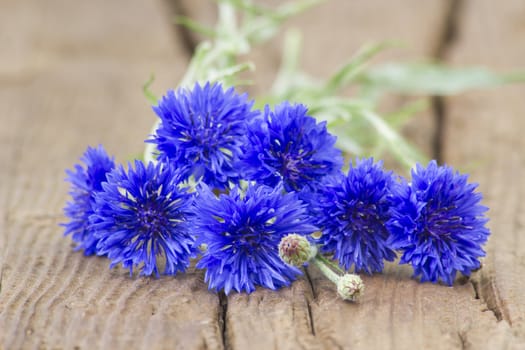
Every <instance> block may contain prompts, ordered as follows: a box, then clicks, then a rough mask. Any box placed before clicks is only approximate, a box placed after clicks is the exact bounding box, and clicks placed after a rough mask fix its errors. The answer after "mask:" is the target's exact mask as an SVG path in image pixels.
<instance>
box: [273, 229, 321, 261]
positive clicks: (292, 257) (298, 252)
mask: <svg viewBox="0 0 525 350" xmlns="http://www.w3.org/2000/svg"><path fill="white" fill-rule="evenodd" d="M316 253H317V248H316V247H315V246H312V245H311V244H310V242H308V239H306V237H303V236H301V235H298V234H296V233H292V234H290V235H288V236H285V237H283V238H282V239H281V242H280V243H279V256H280V257H281V259H282V260H283V261H284V262H285V263H287V264H288V265H292V266H295V267H301V266H303V265H304V264H305V263H306V262H308V260H310V259H312V258H313V257H314V256H315V254H316Z"/></svg>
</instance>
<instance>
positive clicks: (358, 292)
mask: <svg viewBox="0 0 525 350" xmlns="http://www.w3.org/2000/svg"><path fill="white" fill-rule="evenodd" d="M364 293H365V284H364V283H363V280H362V279H361V277H359V276H358V275H354V274H350V273H346V274H344V275H343V276H341V277H340V278H339V280H338V281H337V294H339V296H340V297H341V298H342V299H343V300H350V301H355V300H357V299H359V298H360V297H361V296H362V295H363V294H364Z"/></svg>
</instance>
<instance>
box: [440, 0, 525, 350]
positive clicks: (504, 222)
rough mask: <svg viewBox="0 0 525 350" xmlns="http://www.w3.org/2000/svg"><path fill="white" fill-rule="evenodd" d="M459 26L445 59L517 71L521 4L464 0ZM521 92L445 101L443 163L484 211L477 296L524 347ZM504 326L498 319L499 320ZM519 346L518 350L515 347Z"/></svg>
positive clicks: (523, 54) (524, 29)
mask: <svg viewBox="0 0 525 350" xmlns="http://www.w3.org/2000/svg"><path fill="white" fill-rule="evenodd" d="M463 7H464V10H463V14H462V22H461V26H460V27H459V28H458V30H459V32H458V37H457V39H456V43H455V45H454V47H453V48H452V50H451V51H450V53H449V60H450V62H453V63H454V64H457V65H464V64H469V65H472V64H476V65H482V66H489V67H491V68H492V69H496V70H499V71H501V72H506V71H510V70H512V69H523V62H524V58H525V46H524V45H523V37H524V35H525V25H524V21H523V18H524V16H525V4H524V3H523V2H522V1H519V0H515V1H504V2H501V3H498V6H497V7H494V4H493V3H492V2H491V1H464V6H463ZM523 96H525V87H524V86H523V84H521V85H513V86H506V87H502V88H498V89H495V90H491V91H482V92H475V93H474V92H473V93H469V94H465V95H464V96H460V97H457V98H451V99H448V100H447V101H446V108H447V115H446V123H445V141H446V142H445V149H444V154H445V160H446V161H447V162H449V163H450V164H453V165H457V166H460V167H463V168H464V170H465V171H469V172H470V173H471V175H472V178H473V180H474V181H476V182H479V184H480V190H481V191H482V192H483V193H484V195H485V204H486V205H487V206H489V207H490V211H489V214H488V215H489V217H490V219H491V221H490V223H489V226H490V228H491V231H492V235H491V237H490V239H489V243H488V247H487V257H486V259H485V264H484V267H483V269H482V270H481V272H480V273H479V280H478V284H479V286H478V289H479V294H480V296H481V297H482V299H484V300H486V302H487V304H488V306H489V307H490V308H491V309H492V310H493V312H494V313H495V314H496V316H497V317H498V318H499V319H503V320H505V321H506V322H509V323H510V324H511V325H512V329H513V334H514V335H515V336H516V337H517V339H513V342H515V343H517V344H521V345H520V346H521V347H525V297H524V294H523V293H522V291H523V288H525V282H524V279H523V276H524V275H525V259H524V257H525V242H524V241H523V237H524V233H525V232H524V226H523V217H524V215H525V211H524V210H525V207H524V206H523V205H522V197H523V195H524V194H525V187H524V183H523V179H524V176H525V153H523V149H524V146H525V139H524V138H523V135H522V134H523V133H522V129H523V126H524V121H523V115H524V113H525V101H524V99H523ZM502 323H503V322H502ZM517 347H518V348H519V346H518V345H517Z"/></svg>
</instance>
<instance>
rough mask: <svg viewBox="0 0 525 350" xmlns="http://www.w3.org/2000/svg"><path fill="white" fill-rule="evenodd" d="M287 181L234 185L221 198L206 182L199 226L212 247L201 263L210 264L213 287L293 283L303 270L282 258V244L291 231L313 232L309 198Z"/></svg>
mask: <svg viewBox="0 0 525 350" xmlns="http://www.w3.org/2000/svg"><path fill="white" fill-rule="evenodd" d="M282 192H283V189H282V186H277V187H276V188H271V187H268V186H265V185H249V186H248V188H247V189H246V193H244V194H243V193H241V190H240V189H239V188H238V187H234V188H233V190H232V191H231V192H230V193H229V194H221V195H220V196H219V197H218V198H217V197H216V196H215V195H214V194H213V193H212V191H211V190H210V189H209V188H207V187H205V186H203V187H202V188H201V190H200V193H199V197H198V201H196V213H197V214H198V216H196V220H195V226H196V227H195V228H196V231H197V232H199V235H200V236H199V239H198V242H199V243H206V245H207V250H206V251H205V252H204V253H203V256H202V259H201V260H200V261H199V262H198V263H197V267H198V268H202V269H206V275H205V279H206V281H207V282H208V284H209V288H210V289H215V290H224V291H225V293H226V294H228V293H229V292H230V291H231V290H232V289H234V290H236V291H237V292H241V291H246V292H248V293H250V292H253V291H254V290H255V285H261V286H263V287H266V288H270V289H274V290H275V289H277V288H280V287H283V286H288V285H289V284H290V282H291V281H293V280H294V279H295V277H296V276H297V275H298V274H300V271H299V270H298V269H297V268H295V267H292V266H289V265H287V264H285V263H284V262H283V261H282V260H281V259H280V258H279V252H278V247H277V246H278V244H279V241H280V240H281V238H283V237H284V236H286V235H288V234H290V233H297V234H308V233H311V232H312V231H314V230H315V227H313V226H311V225H310V224H308V220H307V218H306V217H305V208H304V204H303V203H302V202H301V201H300V200H298V199H297V197H296V194H295V193H288V194H283V193H282Z"/></svg>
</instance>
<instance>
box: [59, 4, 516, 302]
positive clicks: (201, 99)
mask: <svg viewBox="0 0 525 350" xmlns="http://www.w3.org/2000/svg"><path fill="white" fill-rule="evenodd" d="M317 2H319V1H318V0H302V1H294V2H287V3H284V4H283V5H281V6H279V7H278V8H277V9H274V10H270V9H265V8H264V9H263V8H260V7H258V6H256V5H254V4H253V3H252V2H251V1H243V0H221V1H219V2H218V14H219V18H218V22H217V25H216V27H215V28H207V27H203V26H202V25H200V24H199V23H196V22H193V21H191V20H189V19H186V18H184V19H179V21H180V23H182V24H184V25H186V26H188V27H190V28H192V29H194V30H197V31H198V32H200V33H201V34H204V35H209V36H210V38H211V40H208V41H204V42H203V43H201V44H200V45H199V46H198V47H197V49H196V51H195V54H194V55H193V57H192V59H191V61H190V64H189V66H188V69H187V71H186V74H185V76H184V77H183V78H182V80H181V81H180V83H179V88H178V89H176V90H170V91H168V92H167V93H165V94H164V96H163V97H161V98H157V97H156V96H155V95H154V94H153V93H152V92H151V90H150V86H151V84H152V82H153V79H150V81H149V82H147V83H146V84H145V86H144V93H145V95H146V97H147V98H148V100H149V101H150V102H151V104H153V105H154V107H153V111H154V112H155V114H156V115H157V116H158V119H157V121H156V123H155V124H154V126H153V128H152V131H151V133H150V136H149V137H148V138H147V140H146V144H145V153H144V157H143V159H142V160H136V161H134V162H133V163H130V164H128V165H127V167H124V166H122V165H117V164H116V163H115V161H114V158H113V157H111V156H109V155H108V154H107V152H106V151H105V149H104V148H103V147H102V146H98V147H96V148H92V147H88V149H87V150H86V151H85V153H84V155H83V156H82V157H81V163H80V164H77V165H75V166H74V168H73V170H68V171H67V181H68V182H69V183H70V192H69V194H70V196H71V199H70V200H69V201H68V202H67V203H66V206H65V208H64V213H65V216H66V218H67V222H65V223H64V224H63V226H64V229H65V234H66V235H69V236H71V238H72V239H73V241H74V242H75V246H76V249H78V250H82V251H83V253H84V254H85V255H98V256H105V257H107V258H108V259H109V261H110V267H114V266H117V265H122V267H124V268H126V269H129V271H130V275H133V273H134V271H138V272H139V273H140V275H144V276H149V275H155V276H160V274H161V273H162V274H165V275H175V274H177V273H184V272H185V271H187V269H188V267H189V266H190V263H191V261H192V259H193V260H196V264H195V267H196V268H197V269H202V270H204V276H205V281H206V282H207V283H208V286H209V289H211V290H215V291H224V293H226V294H228V293H230V292H231V291H232V290H234V291H237V292H247V293H251V292H253V291H254V290H255V289H256V287H257V286H262V287H265V288H270V289H272V290H276V289H278V288H282V287H286V286H289V285H290V284H291V283H292V282H293V281H294V280H295V279H296V278H297V277H298V276H300V275H301V274H302V272H303V270H302V269H303V268H304V266H307V265H309V264H314V265H316V266H317V267H318V268H319V270H320V271H321V272H322V273H323V274H324V275H325V276H326V277H327V278H328V279H329V280H330V281H332V282H333V283H334V284H335V285H336V289H337V292H338V294H339V295H340V296H341V297H342V298H343V299H345V300H357V299H358V298H359V297H360V296H361V295H362V294H363V292H364V285H363V281H362V280H361V278H360V277H359V276H358V275H357V274H358V273H366V274H373V273H380V272H382V271H383V269H384V266H385V261H386V262H392V261H394V260H395V259H396V258H397V257H399V263H400V264H410V265H411V266H412V267H413V269H414V276H415V277H416V278H419V279H420V281H422V282H425V281H430V282H433V283H437V282H440V281H441V282H442V283H444V284H447V285H452V284H453V283H454V279H455V277H456V275H457V273H458V272H460V273H461V274H463V275H466V276H469V275H470V274H471V272H472V271H474V270H476V269H478V268H479V267H480V261H479V259H480V258H481V257H483V256H484V255H485V252H484V250H483V245H484V244H485V243H486V241H487V239H488V236H489V234H490V232H489V230H488V229H487V228H486V226H485V225H486V223H487V220H488V219H487V218H486V216H485V212H486V211H487V208H486V207H484V206H483V205H481V199H482V195H481V193H479V192H476V188H477V185H476V184H473V183H469V181H468V176H467V175H462V174H460V173H459V172H457V171H455V170H453V169H452V168H451V167H450V166H447V165H438V164H437V162H436V161H427V160H425V157H424V156H422V154H421V153H420V152H419V151H418V150H417V149H416V148H414V147H413V146H411V145H410V143H409V142H408V141H407V140H405V139H404V138H403V137H402V135H401V134H400V133H398V130H397V129H396V128H398V127H399V124H400V122H399V121H400V120H405V119H407V117H408V116H411V115H412V114H413V113H414V112H417V111H419V110H421V107H424V104H421V103H416V104H410V105H407V106H404V107H403V108H402V109H401V110H400V111H396V112H395V113H394V114H393V117H390V118H382V117H381V116H379V115H378V114H377V112H376V107H377V105H378V101H379V99H380V97H381V96H383V95H384V94H385V92H400V93H404V94H410V93H416V94H418V95H420V94H429V95H447V94H453V93H458V92H461V91H464V90H468V89H469V88H479V87H482V86H492V85H496V84H500V83H504V82H512V81H516V80H519V79H518V78H517V76H515V75H496V74H493V73H491V72H489V71H487V70H484V69H478V68H464V69H450V68H447V67H444V66H441V65H436V64H410V63H407V64H405V63H397V64H387V65H383V66H379V67H375V68H373V69H365V67H366V63H367V61H368V59H369V58H371V57H372V56H374V55H375V54H377V53H378V52H380V51H382V50H383V49H385V48H386V47H389V46H391V45H390V44H386V43H381V44H378V45H371V46H366V47H365V48H364V49H362V50H361V51H359V52H358V53H357V54H356V55H355V57H352V58H351V59H350V61H349V62H348V63H347V64H345V65H344V66H343V67H342V68H341V69H339V70H337V71H336V72H335V73H334V74H333V75H332V76H331V77H329V79H328V80H326V81H322V80H318V79H311V78H310V77H309V76H308V75H307V74H306V73H304V72H301V71H299V70H298V68H297V67H298V66H299V64H298V59H299V57H300V54H299V51H300V50H299V46H300V45H299V44H300V36H299V35H298V33H297V32H289V33H287V35H286V36H285V45H284V47H285V50H284V53H283V59H282V66H281V68H280V70H279V73H278V75H277V77H276V80H275V83H274V85H273V86H272V88H271V90H270V91H269V92H268V95H267V96H260V97H259V98H258V99H257V101H253V100H251V99H249V97H248V95H247V94H242V93H239V92H238V90H236V88H234V87H238V86H239V85H242V83H243V81H242V80H241V79H240V78H239V77H240V73H241V72H244V71H246V70H251V69H253V68H254V65H253V64H252V63H251V62H239V58H240V57H245V56H246V53H248V52H249V51H250V49H251V47H252V46H253V45H256V44H258V43H261V42H263V41H264V40H267V39H269V38H270V37H271V36H272V35H274V34H275V33H276V32H277V29H278V28H279V26H280V24H281V23H282V22H283V21H284V20H285V19H287V18H289V17H291V16H293V15H295V14H297V13H299V12H301V11H302V10H304V9H306V8H308V7H310V6H312V5H314V4H315V3H317ZM239 20H240V21H241V22H239ZM520 79H521V78H520ZM349 85H354V86H357V87H358V88H359V90H360V93H359V95H358V96H356V97H354V98H348V97H345V96H340V92H341V90H342V89H343V88H345V87H347V86H349ZM294 101H295V102H294ZM383 150H387V151H390V155H391V156H393V158H394V159H396V160H398V162H399V163H400V164H402V165H405V166H407V167H409V168H412V167H413V169H412V171H411V176H410V178H407V179H405V178H403V177H402V176H400V175H397V174H395V173H393V172H392V171H387V170H385V169H384V166H383V163H382V162H381V161H375V160H374V157H372V156H375V158H376V159H377V158H381V154H382V153H380V151H383ZM350 155H352V156H355V157H354V158H353V159H352V161H350V162H349V164H348V167H346V164H345V161H344V158H343V156H350ZM343 169H346V170H344V171H343Z"/></svg>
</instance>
